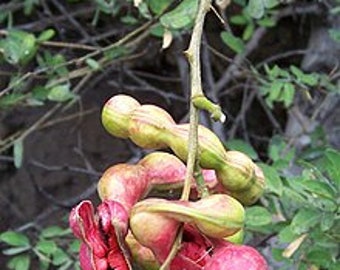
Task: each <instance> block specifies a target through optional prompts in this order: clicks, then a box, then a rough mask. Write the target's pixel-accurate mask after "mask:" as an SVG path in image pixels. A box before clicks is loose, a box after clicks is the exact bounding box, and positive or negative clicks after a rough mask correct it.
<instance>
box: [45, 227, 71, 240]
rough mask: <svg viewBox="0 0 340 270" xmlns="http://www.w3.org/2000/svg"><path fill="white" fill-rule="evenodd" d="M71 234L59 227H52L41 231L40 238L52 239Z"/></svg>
mask: <svg viewBox="0 0 340 270" xmlns="http://www.w3.org/2000/svg"><path fill="white" fill-rule="evenodd" d="M65 234H69V231H65V230H64V229H63V228H61V227H59V226H50V227H47V228H45V229H44V230H42V231H41V233H40V236H41V237H43V238H52V237H56V236H63V235H65Z"/></svg>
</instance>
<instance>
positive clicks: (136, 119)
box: [129, 105, 176, 149]
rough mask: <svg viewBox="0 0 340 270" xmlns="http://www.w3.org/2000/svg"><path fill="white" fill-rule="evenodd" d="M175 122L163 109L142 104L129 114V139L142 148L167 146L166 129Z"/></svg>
mask: <svg viewBox="0 0 340 270" xmlns="http://www.w3.org/2000/svg"><path fill="white" fill-rule="evenodd" d="M175 124H176V123H175V122H174V120H173V119H172V117H171V116H170V114H168V113H167V112H166V111H165V110H163V109H161V108H159V107H157V106H154V105H142V106H140V107H138V108H137V109H136V110H134V111H133V112H132V114H131V118H130V122H129V134H130V139H131V140H132V141H133V142H134V143H135V144H137V145H138V146H140V147H142V148H147V149H160V148H167V147H168V146H167V145H168V142H167V141H168V138H167V137H168V130H169V129H171V128H172V126H174V125H175Z"/></svg>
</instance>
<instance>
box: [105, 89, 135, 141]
mask: <svg viewBox="0 0 340 270" xmlns="http://www.w3.org/2000/svg"><path fill="white" fill-rule="evenodd" d="M139 106H141V105H140V104H139V102H138V101H137V100H135V99H134V98H132V97H130V96H126V95H116V96H113V97H112V98H110V99H109V100H108V101H107V102H106V103H105V105H104V107H103V110H102V124H103V126H104V128H105V129H106V130H107V131H108V132H109V133H110V134H111V135H113V136H116V137H119V138H125V139H126V138H128V137H129V132H128V128H129V118H130V115H131V113H132V112H133V111H134V110H135V109H136V108H138V107H139Z"/></svg>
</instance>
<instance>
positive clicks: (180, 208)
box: [131, 194, 244, 238]
mask: <svg viewBox="0 0 340 270" xmlns="http://www.w3.org/2000/svg"><path fill="white" fill-rule="evenodd" d="M145 213H158V214H161V215H163V216H165V217H169V218H172V219H174V220H177V221H181V222H187V223H189V224H193V225H194V226H195V227H196V228H197V229H198V230H199V231H201V232H202V233H204V234H205V235H207V236H210V237H216V238H220V237H226V236H230V235H233V234H234V233H236V232H237V231H239V230H240V229H241V228H242V227H243V223H244V209H243V207H242V205H241V204H240V203H239V202H238V201H237V200H235V199H233V198H232V197H230V196H228V195H225V194H216V195H211V196H209V197H205V198H203V199H201V200H199V201H197V202H185V201H167V200H164V199H146V200H144V201H141V202H139V203H137V204H136V205H135V206H134V207H133V209H132V211H131V219H132V218H134V219H136V217H138V215H144V214H145Z"/></svg>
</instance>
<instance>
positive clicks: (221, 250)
mask: <svg viewBox="0 0 340 270" xmlns="http://www.w3.org/2000/svg"><path fill="white" fill-rule="evenodd" d="M217 269H218V270H267V269H268V265H267V262H266V261H265V259H264V258H263V257H262V255H261V254H260V253H259V252H258V251H257V250H256V249H254V248H252V247H249V246H245V245H234V244H231V243H227V242H225V243H224V244H221V245H218V246H217V247H216V248H215V249H214V253H213V255H212V257H211V260H209V261H208V263H207V264H206V265H205V266H204V267H203V270H217Z"/></svg>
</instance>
